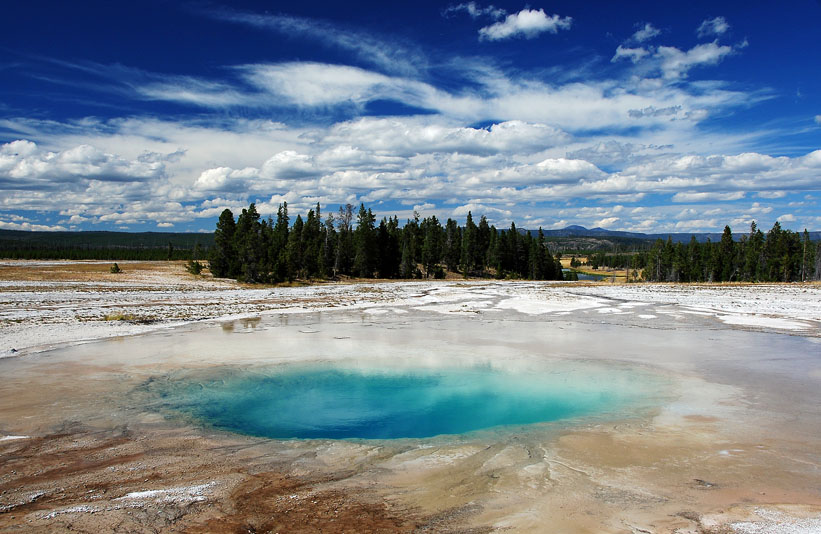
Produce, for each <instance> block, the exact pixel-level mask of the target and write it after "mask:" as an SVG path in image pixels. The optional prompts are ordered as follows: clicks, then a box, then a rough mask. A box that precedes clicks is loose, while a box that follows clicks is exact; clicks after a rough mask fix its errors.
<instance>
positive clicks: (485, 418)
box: [152, 362, 661, 439]
mask: <svg viewBox="0 0 821 534" xmlns="http://www.w3.org/2000/svg"><path fill="white" fill-rule="evenodd" d="M660 384H661V382H660V380H659V379H658V378H656V377H653V376H652V375H650V374H648V373H640V372H636V371H633V370H626V369H621V368H618V367H612V366H602V365H597V364H592V363H588V364H582V365H579V364H574V365H568V364H567V363H559V362H556V363H554V364H552V365H550V366H547V367H545V368H542V369H539V370H537V371H528V372H515V371H507V370H503V369H494V368H493V367H491V366H487V365H477V366H470V367H444V368H429V367H428V368H425V367H409V368H399V369H397V368H387V369H384V368H377V367H360V366H340V365H330V364H325V365H310V366H305V365H299V366H293V365H291V366H282V367H279V368H274V369H268V370H259V369H256V370H253V371H242V370H240V371H235V370H226V371H224V372H223V373H222V374H217V375H216V376H215V377H213V378H203V377H193V378H186V379H183V380H177V381H167V382H163V383H162V385H161V386H160V387H154V388H152V389H153V394H154V395H156V396H158V397H159V398H160V399H161V405H162V407H163V408H164V409H165V412H166V413H168V412H169V411H170V412H178V413H184V414H189V415H191V416H193V417H194V419H195V421H196V422H198V423H200V424H204V425H207V426H211V427H214V428H218V429H221V430H228V431H232V432H238V433H242V434H249V435H253V436H260V437H266V438H277V439H283V438H328V439H357V438H358V439H395V438H429V437H433V436H438V435H443V434H465V433H468V432H472V431H477V430H483V429H490V428H494V429H501V430H514V429H520V427H521V426H523V425H529V424H534V423H546V422H552V421H564V422H569V421H571V420H579V419H583V420H587V419H590V418H607V417H608V416H610V417H614V416H622V417H623V416H624V415H625V414H629V413H630V412H631V411H635V410H638V409H639V408H640V407H641V406H643V405H644V402H646V401H648V400H649V397H648V393H649V392H651V391H652V390H654V389H661V386H660Z"/></svg>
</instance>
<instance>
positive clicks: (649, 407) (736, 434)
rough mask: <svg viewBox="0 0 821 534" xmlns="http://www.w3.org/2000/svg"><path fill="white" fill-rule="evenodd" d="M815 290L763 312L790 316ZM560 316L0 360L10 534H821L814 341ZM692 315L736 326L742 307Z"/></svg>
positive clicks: (555, 306)
mask: <svg viewBox="0 0 821 534" xmlns="http://www.w3.org/2000/svg"><path fill="white" fill-rule="evenodd" d="M417 287H418V286H416V285H410V284H404V285H391V286H386V287H385V288H383V289H381V290H380V291H388V290H391V291H400V290H401V291H406V292H410V291H411V290H412V289H413V290H414V291H416V289H415V288H417ZM425 287H427V286H425ZM811 289H812V288H795V290H793V288H792V287H785V288H779V291H780V292H781V293H776V292H775V290H773V291H771V293H769V294H763V293H759V291H760V289H759V288H755V292H754V291H752V290H750V292H749V293H743V294H742V296H743V295H748V297H749V301H750V302H752V301H754V300H755V298H758V296H760V295H763V296H762V300H761V301H757V300H755V302H756V306H761V305H763V309H765V310H771V311H772V310H778V309H781V308H779V307H782V308H784V309H787V308H786V306H787V304H789V303H791V302H794V301H796V298H801V297H800V296H801V295H803V294H804V291H810V290H811ZM320 290H322V291H326V289H323V288H318V289H315V288H311V289H310V291H309V292H308V296H309V297H310V296H311V295H313V292H316V291H320ZM651 290H652V291H651ZM306 291H308V290H306ZM345 291H347V292H348V293H350V297H351V298H354V297H355V298H356V299H360V298H367V299H376V298H385V297H384V295H383V294H382V292H379V291H376V290H374V291H359V288H357V287H352V288H349V289H346V290H345ZM562 291H564V290H561V289H559V288H552V287H551V286H543V285H539V284H519V285H517V284H508V283H505V284H484V285H476V284H456V283H451V284H443V285H441V286H435V287H433V286H431V287H428V288H427V289H425V291H418V292H417V293H418V295H417V296H413V297H412V298H411V297H407V298H405V297H403V299H400V300H401V301H400V302H397V303H396V304H394V305H391V306H387V305H382V304H380V305H379V306H377V305H373V306H370V307H368V308H364V307H363V308H362V309H344V310H332V309H328V310H326V309H323V310H319V311H317V310H315V309H314V308H312V306H314V304H311V302H312V301H310V300H308V299H307V297H305V299H306V300H304V301H303V300H299V299H296V300H295V301H294V302H289V303H288V306H289V307H288V308H287V309H285V310H284V311H283V312H282V313H273V312H272V313H266V314H261V315H258V316H256V315H247V316H238V317H233V318H223V319H221V320H218V321H215V322H200V323H198V324H193V323H192V324H189V325H186V326H180V327H176V328H169V329H166V330H157V331H155V332H154V333H151V334H147V335H142V336H136V337H122V338H110V339H107V340H103V341H98V342H93V343H87V344H81V345H69V346H65V345H64V346H60V347H57V348H55V349H53V350H49V351H44V352H40V353H32V354H28V355H25V356H22V357H10V358H5V359H0V371H2V373H1V374H2V375H3V380H2V381H0V407H2V409H0V509H2V510H6V511H7V513H0V530H3V529H4V528H5V527H6V526H11V527H14V528H18V529H19V528H21V527H24V529H25V530H26V531H31V532H53V531H55V530H62V531H72V529H73V530H75V531H79V530H81V529H82V530H83V531H106V532H107V531H113V530H115V529H116V528H121V527H120V525H125V526H127V527H128V528H130V529H132V530H134V531H145V530H149V529H154V530H156V531H163V530H167V529H168V527H169V526H170V525H172V524H173V525H174V527H175V529H176V530H178V531H182V530H190V531H193V532H197V531H212V532H213V531H234V530H242V529H245V530H250V529H251V527H253V528H254V529H256V530H257V531H280V532H282V531H293V530H292V527H293V526H294V525H295V524H304V525H311V524H313V522H315V521H317V522H319V524H323V525H324V526H333V525H337V524H345V525H347V526H348V527H350V529H351V530H356V528H355V527H360V529H359V531H364V530H366V528H362V525H361V522H362V521H363V518H364V517H373V518H375V523H374V525H377V526H379V528H383V527H384V525H392V526H391V527H390V528H385V529H384V530H382V531H384V532H389V531H390V532H394V531H395V532H411V531H414V530H413V529H414V528H416V529H417V531H421V530H424V529H425V528H427V529H428V530H430V531H443V530H448V529H451V530H453V531H458V528H467V527H477V528H479V529H483V528H486V527H489V528H493V529H497V528H498V529H499V530H500V531H505V532H507V531H510V532H544V529H545V528H546V525H550V527H549V528H551V529H552V530H554V531H556V532H559V531H561V532H568V533H573V534H576V533H579V534H581V533H589V532H604V533H613V534H615V533H619V532H625V531H628V530H629V531H634V532H635V531H650V532H675V531H679V532H687V531H689V532H698V531H702V532H707V531H709V529H710V528H711V527H710V525H722V526H726V525H733V524H736V522H745V523H743V524H745V525H746V524H748V523H749V524H753V525H762V524H765V523H766V522H767V521H770V519H767V518H772V517H778V518H782V517H785V518H787V519H785V520H782V519H779V521H780V522H782V523H784V522H787V523H789V522H790V521H792V522H793V523H792V524H799V523H795V522H796V521H804V520H805V519H806V518H811V520H812V521H815V522H813V523H811V524H810V525H811V526H810V527H808V528H805V529H804V530H792V531H790V532H817V531H818V529H817V528H816V527H815V526H816V525H818V524H819V523H818V521H819V520H818V519H817V517H818V512H819V511H821V497H819V493H818V487H819V486H818V481H819V475H818V473H819V471H818V469H819V467H818V466H819V465H821V458H819V455H818V451H819V450H821V435H819V431H818V429H819V428H821V425H819V422H821V409H820V408H819V406H821V403H819V393H818V392H819V380H821V358H819V355H821V351H819V347H821V342H820V341H819V340H820V339H821V338H819V337H818V336H817V332H818V330H817V323H818V321H816V320H812V321H814V322H811V321H810V320H808V319H806V318H804V319H802V317H803V316H796V317H794V316H791V315H789V316H787V317H788V318H790V317H791V318H792V319H790V320H791V321H792V322H788V321H787V320H786V319H784V320H781V321H780V322H777V321H775V319H774V318H772V317H767V316H753V315H749V314H748V315H749V316H747V315H744V316H742V315H739V314H735V315H727V313H729V312H726V313H725V312H721V313H710V312H707V311H705V310H704V309H703V308H696V307H687V306H686V305H684V304H679V303H675V302H669V301H672V300H676V299H679V298H683V297H682V296H681V294H680V293H681V292H682V291H684V290H683V289H679V288H675V291H676V293H674V294H673V296H668V297H665V299H666V300H664V301H663V302H655V301H651V300H650V297H652V298H653V299H660V298H661V297H664V296H665V295H666V294H667V293H665V292H666V291H673V289H671V288H668V287H666V286H652V287H649V288H648V289H646V290H645V286H641V287H640V288H638V289H634V288H633V287H616V288H609V287H607V286H603V285H598V286H593V285H591V286H579V289H578V291H584V292H591V294H592V296H574V295H570V294H566V293H563V292H562ZM615 291H618V293H616V294H615V295H613V294H612V293H613V292H615ZM643 291H646V292H647V294H646V295H645V296H646V297H647V298H646V299H645V300H640V299H639V297H641V296H642V295H644V293H642V292H643ZM687 291H689V292H691V293H693V294H694V295H695V296H698V297H699V298H703V297H704V295H705V294H707V295H709V294H712V292H719V291H730V293H729V294H727V295H724V293H722V295H723V296H722V297H721V298H723V299H725V301H721V302H725V304H722V306H724V308H728V309H729V308H732V306H736V304H737V298H738V297H737V296H736V295H738V294H739V292H740V291H741V290H740V289H738V290H736V289H734V288H729V289H726V290H724V289H722V290H719V289H713V288H706V289H687ZM687 291H685V293H686V294H685V295H684V296H686V295H690V293H687ZM371 293H373V294H374V295H376V297H374V296H373V295H371ZM782 293H783V296H782V297H779V298H776V297H777V296H778V295H780V294H782ZM807 294H808V295H809V297H807V298H806V299H805V300H798V301H797V302H799V303H803V304H801V306H804V307H807V308H810V307H811V306H812V305H813V304H812V303H813V302H814V300H812V299H811V298H810V297H812V296H813V295H815V293H807ZM362 295H365V297H363V296H362ZM414 295H416V293H414ZM767 295H769V297H768V298H769V299H770V300H766V299H764V296H767ZM320 296H321V297H322V298H319V297H317V299H316V302H320V303H321V304H322V305H323V306H326V305H327V304H328V302H327V295H320ZM400 296H401V295H400ZM691 296H692V295H691ZM754 297H755V298H754ZM368 302H370V301H368ZM380 302H381V301H380ZM721 302H719V304H720V303H721ZM728 303H730V304H732V306H730V304H728ZM303 304H304V305H303ZM356 305H359V303H358V304H356ZM790 305H791V306H797V305H793V304H790ZM766 306H769V308H767V307H766ZM789 309H792V308H789ZM812 309H815V308H812ZM748 311H749V310H748ZM745 313H746V312H745ZM813 313H815V312H813ZM728 317H730V318H736V317H741V318H742V319H744V320H746V321H747V323H745V324H753V326H750V327H748V328H747V327H743V326H739V324H738V321H730V320H728ZM813 317H815V315H813ZM753 319H755V322H753ZM799 319H800V320H799ZM767 321H769V322H767ZM765 323H766V324H771V325H775V327H773V328H776V327H778V326H783V327H785V329H783V330H781V331H772V330H773V328H771V329H770V331H756V329H759V328H760V327H758V326H755V325H757V324H765ZM800 325H803V326H800ZM786 327H790V328H792V329H786ZM793 327H795V328H793ZM799 327H800V328H803V330H801V329H799ZM346 514H347V515H346ZM761 514H765V515H764V516H762V515H761ZM768 514H769V515H768ZM778 514H782V515H778ZM784 514H786V515H784ZM765 516H766V517H765ZM344 517H347V523H345V522H344V521H343V518H344ZM169 518H171V519H169ZM812 518H816V519H812ZM215 521H216V522H215ZM323 522H324V523H323ZM738 524H742V523H738ZM431 525H432V526H431ZM406 527H407V528H406ZM412 527H413V528H412ZM417 527H418V528H417ZM440 527H441V528H440ZM368 528H369V527H368ZM727 528H728V529H729V528H730V527H727ZM756 528H758V527H756ZM813 528H815V530H813ZM289 529H290V530H289ZM375 529H376V527H374V529H373V530H375ZM437 529H438V530H437ZM329 530H330V531H333V529H329ZM480 531H482V530H480ZM727 531H728V532H730V531H734V532H739V533H740V532H747V531H750V530H746V531H745V530H727ZM758 531H764V530H758Z"/></svg>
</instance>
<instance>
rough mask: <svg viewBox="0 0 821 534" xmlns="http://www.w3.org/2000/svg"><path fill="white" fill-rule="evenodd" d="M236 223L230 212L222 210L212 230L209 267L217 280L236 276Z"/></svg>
mask: <svg viewBox="0 0 821 534" xmlns="http://www.w3.org/2000/svg"><path fill="white" fill-rule="evenodd" d="M236 228H237V225H236V222H235V221H234V214H233V213H231V210H229V209H227V208H226V209H224V210H223V211H222V213H221V214H220V218H219V220H218V221H217V229H216V230H214V246H213V247H212V248H211V252H210V258H209V266H210V269H211V274H213V275H214V276H215V277H217V278H233V277H235V276H236V275H237V267H236V265H237V263H238V261H237V251H236V248H235V236H234V234H235V233H236Z"/></svg>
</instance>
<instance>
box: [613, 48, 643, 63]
mask: <svg viewBox="0 0 821 534" xmlns="http://www.w3.org/2000/svg"><path fill="white" fill-rule="evenodd" d="M649 55H650V51H649V50H647V49H646V48H642V47H638V48H629V47H625V46H622V45H619V46H618V47H617V48H616V53H615V54H614V55H613V57H612V58H611V59H610V61H611V62H612V63H615V62H616V61H619V60H620V59H629V60H630V61H632V62H633V63H638V62H639V61H641V60H642V59H643V58H645V57H647V56H649Z"/></svg>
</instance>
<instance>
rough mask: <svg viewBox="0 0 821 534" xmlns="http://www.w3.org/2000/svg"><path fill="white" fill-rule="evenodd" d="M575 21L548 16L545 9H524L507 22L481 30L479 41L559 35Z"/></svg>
mask: <svg viewBox="0 0 821 534" xmlns="http://www.w3.org/2000/svg"><path fill="white" fill-rule="evenodd" d="M572 23H573V19H572V18H571V17H560V16H559V15H547V14H546V13H545V12H544V9H539V10H536V9H523V10H521V11H519V12H518V13H513V14H511V15H508V16H507V17H506V18H505V20H503V21H501V22H497V23H495V24H491V25H490V26H485V27H484V28H482V29H480V30H479V39H480V40H487V41H498V40H501V39H509V38H511V37H519V36H524V37H525V38H527V39H532V38H534V37H536V36H537V35H539V34H540V33H544V32H549V33H558V31H559V30H568V29H570V26H571V24H572Z"/></svg>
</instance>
